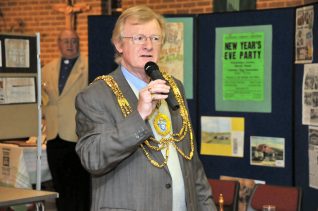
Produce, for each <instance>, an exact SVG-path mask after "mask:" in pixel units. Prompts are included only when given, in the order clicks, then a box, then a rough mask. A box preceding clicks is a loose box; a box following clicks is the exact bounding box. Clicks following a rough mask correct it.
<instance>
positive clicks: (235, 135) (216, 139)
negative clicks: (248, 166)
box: [200, 116, 244, 157]
mask: <svg viewBox="0 0 318 211" xmlns="http://www.w3.org/2000/svg"><path fill="white" fill-rule="evenodd" d="M200 152H201V154H202V155H218V156H229V157H243V155H244V118H239V117H209V116H202V117H201V151H200Z"/></svg>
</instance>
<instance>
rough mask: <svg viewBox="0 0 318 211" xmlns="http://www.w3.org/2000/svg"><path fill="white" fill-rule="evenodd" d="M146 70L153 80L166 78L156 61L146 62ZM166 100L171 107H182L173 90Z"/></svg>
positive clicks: (173, 108) (174, 108)
mask: <svg viewBox="0 0 318 211" xmlns="http://www.w3.org/2000/svg"><path fill="white" fill-rule="evenodd" d="M145 72H146V74H147V75H148V76H149V77H150V78H151V79H152V80H156V79H162V80H165V79H164V78H163V76H162V74H161V72H160V70H159V67H158V65H157V64H156V63H154V62H147V63H146V64H145ZM166 101H167V103H168V105H169V107H170V108H171V109H172V110H174V111H175V110H177V109H178V108H179V107H180V105H179V104H178V102H177V100H176V99H175V97H174V95H173V92H172V91H171V90H170V92H169V93H168V98H166Z"/></svg>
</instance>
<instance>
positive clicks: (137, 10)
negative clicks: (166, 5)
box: [111, 5, 166, 64]
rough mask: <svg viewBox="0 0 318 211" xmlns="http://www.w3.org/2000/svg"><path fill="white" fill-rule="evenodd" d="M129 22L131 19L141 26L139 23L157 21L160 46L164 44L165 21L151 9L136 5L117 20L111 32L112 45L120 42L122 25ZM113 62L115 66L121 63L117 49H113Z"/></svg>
mask: <svg viewBox="0 0 318 211" xmlns="http://www.w3.org/2000/svg"><path fill="white" fill-rule="evenodd" d="M128 19H129V20H131V19H133V20H134V21H136V23H137V24H141V23H147V22H149V21H152V20H157V22H158V24H159V26H160V28H161V37H162V40H163V42H162V45H163V43H164V40H165V37H166V32H165V20H164V17H163V16H162V15H160V14H158V13H156V12H155V11H153V10H152V9H150V8H149V7H147V6H145V5H137V6H134V7H130V8H128V9H126V10H125V11H124V12H123V13H122V14H121V15H120V16H119V18H118V20H117V22H116V24H115V27H114V30H113V34H112V39H111V41H112V43H113V44H114V43H115V42H121V41H122V39H121V36H122V33H123V30H124V29H123V28H124V25H125V23H126V21H127V20H128ZM115 62H116V63H117V64H120V63H121V53H119V52H118V51H117V49H116V48H115Z"/></svg>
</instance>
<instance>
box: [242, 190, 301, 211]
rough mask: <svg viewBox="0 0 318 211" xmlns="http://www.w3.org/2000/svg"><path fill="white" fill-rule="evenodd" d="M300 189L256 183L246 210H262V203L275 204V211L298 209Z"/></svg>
mask: <svg viewBox="0 0 318 211" xmlns="http://www.w3.org/2000/svg"><path fill="white" fill-rule="evenodd" d="M301 197H302V190H301V188H300V187H287V186H278V185H268V184H257V185H255V187H254V190H253V192H252V194H251V197H250V200H249V203H248V208H247V210H248V211H255V210H262V206H263V205H268V204H270V205H275V207H276V210H277V211H300V210H301Z"/></svg>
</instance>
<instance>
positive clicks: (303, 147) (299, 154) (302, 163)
mask: <svg viewBox="0 0 318 211" xmlns="http://www.w3.org/2000/svg"><path fill="white" fill-rule="evenodd" d="M316 20H318V5H317V4H314V25H313V29H312V31H313V38H314V39H313V50H314V51H313V61H312V63H316V64H317V63H318V56H317V55H318V39H317V38H318V23H317V21H316ZM294 66H295V71H294V74H295V77H294V78H295V86H294V90H293V91H294V96H295V97H294V98H295V104H294V105H295V110H294V114H295V115H294V119H293V122H294V128H295V129H294V137H295V140H294V160H295V184H296V185H297V186H300V187H302V189H303V201H302V203H303V210H308V211H311V210H313V211H316V210H317V208H318V202H317V198H318V190H317V189H314V188H311V187H309V156H308V153H309V145H308V142H309V129H308V125H304V124H302V109H303V108H302V107H303V106H302V89H303V76H304V64H295V65H294Z"/></svg>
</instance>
